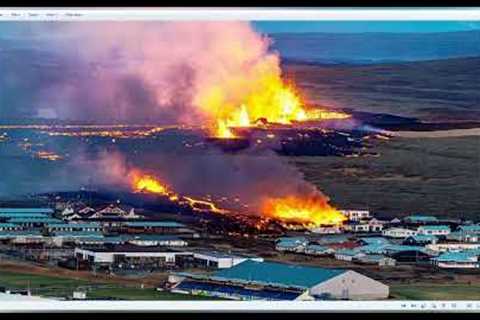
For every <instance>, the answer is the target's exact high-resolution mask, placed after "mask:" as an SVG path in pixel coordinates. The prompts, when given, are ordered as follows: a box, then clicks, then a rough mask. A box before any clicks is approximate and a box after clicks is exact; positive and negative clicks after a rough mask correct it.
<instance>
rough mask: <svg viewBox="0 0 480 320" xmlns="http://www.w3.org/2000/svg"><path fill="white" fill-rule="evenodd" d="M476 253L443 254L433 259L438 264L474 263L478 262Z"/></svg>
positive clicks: (467, 251)
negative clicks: (438, 262)
mask: <svg viewBox="0 0 480 320" xmlns="http://www.w3.org/2000/svg"><path fill="white" fill-rule="evenodd" d="M478 256H479V252H478V251H474V250H472V251H469V250H466V251H461V252H445V253H443V254H441V255H440V256H438V257H436V258H433V259H434V260H436V261H440V262H475V261H478Z"/></svg>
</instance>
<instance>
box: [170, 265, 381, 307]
mask: <svg viewBox="0 0 480 320" xmlns="http://www.w3.org/2000/svg"><path fill="white" fill-rule="evenodd" d="M169 280H170V281H172V282H174V283H175V284H174V286H173V288H172V290H171V291H172V292H177V293H186V294H203V295H206V296H217V297H223V298H227V299H233V300H317V299H320V300H321V299H338V300H340V299H341V300H374V299H386V298H387V297H388V295H389V287H388V286H386V285H384V284H382V283H381V282H378V281H376V280H373V279H371V278H369V277H367V276H364V275H362V274H360V273H358V272H355V271H352V270H343V269H342V270H340V269H326V268H317V267H306V266H299V265H291V264H283V263H276V262H257V261H251V260H249V261H245V262H242V263H240V264H238V265H236V266H234V267H232V268H229V269H224V270H220V271H217V272H215V273H214V274H212V275H205V274H194V273H193V274H192V273H177V274H175V275H174V276H173V277H171V278H169Z"/></svg>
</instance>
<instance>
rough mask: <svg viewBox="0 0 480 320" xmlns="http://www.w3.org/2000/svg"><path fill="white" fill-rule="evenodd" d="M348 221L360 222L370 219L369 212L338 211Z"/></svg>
mask: <svg viewBox="0 0 480 320" xmlns="http://www.w3.org/2000/svg"><path fill="white" fill-rule="evenodd" d="M340 212H341V213H343V214H344V215H345V216H346V217H347V219H348V220H349V221H361V220H366V219H369V218H370V211H368V210H340Z"/></svg>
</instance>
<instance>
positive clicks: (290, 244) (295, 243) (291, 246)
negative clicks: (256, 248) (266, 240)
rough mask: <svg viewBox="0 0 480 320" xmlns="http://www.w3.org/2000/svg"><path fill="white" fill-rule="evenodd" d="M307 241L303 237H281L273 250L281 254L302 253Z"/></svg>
mask: <svg viewBox="0 0 480 320" xmlns="http://www.w3.org/2000/svg"><path fill="white" fill-rule="evenodd" d="M307 244H308V240H307V238H305V237H290V238H289V237H283V238H280V239H278V240H277V243H276V244H275V250H277V251H281V252H304V250H305V247H306V246H307Z"/></svg>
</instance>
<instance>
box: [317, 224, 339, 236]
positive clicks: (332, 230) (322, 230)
mask: <svg viewBox="0 0 480 320" xmlns="http://www.w3.org/2000/svg"><path fill="white" fill-rule="evenodd" d="M309 230H310V231H311V232H313V233H317V234H336V233H341V232H342V227H341V226H339V225H331V226H320V227H314V228H311V229H309Z"/></svg>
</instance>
